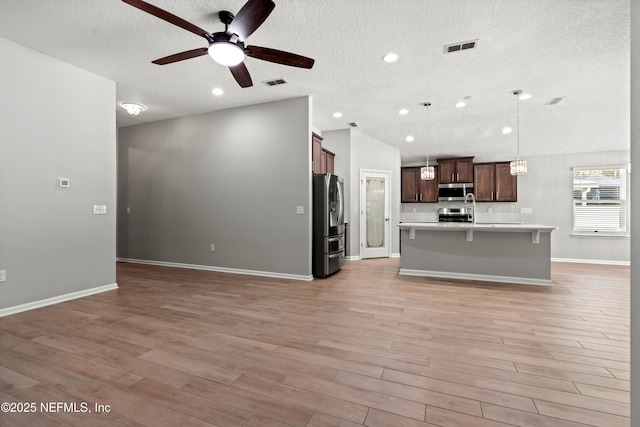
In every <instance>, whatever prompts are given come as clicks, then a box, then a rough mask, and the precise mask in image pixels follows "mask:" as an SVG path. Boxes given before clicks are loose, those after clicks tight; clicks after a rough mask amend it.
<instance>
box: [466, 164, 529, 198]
mask: <svg viewBox="0 0 640 427" xmlns="http://www.w3.org/2000/svg"><path fill="white" fill-rule="evenodd" d="M473 181H474V184H473V185H474V195H475V196H476V201H477V202H517V201H518V176H517V175H511V170H510V167H509V162H497V163H476V164H474V166H473Z"/></svg>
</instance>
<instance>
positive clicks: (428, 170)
mask: <svg viewBox="0 0 640 427" xmlns="http://www.w3.org/2000/svg"><path fill="white" fill-rule="evenodd" d="M423 105H424V106H425V107H427V138H426V141H427V142H426V144H425V145H426V149H427V163H426V165H425V166H423V167H421V168H420V179H421V180H423V181H430V180H432V179H434V178H435V177H436V171H435V169H434V167H433V166H429V106H430V105H431V103H430V102H425V103H424V104H423Z"/></svg>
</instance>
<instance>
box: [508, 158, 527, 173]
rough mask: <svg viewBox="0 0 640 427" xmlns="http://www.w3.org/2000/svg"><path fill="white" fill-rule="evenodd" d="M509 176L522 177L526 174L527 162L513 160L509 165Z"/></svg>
mask: <svg viewBox="0 0 640 427" xmlns="http://www.w3.org/2000/svg"><path fill="white" fill-rule="evenodd" d="M509 168H510V170H511V175H524V174H526V173H527V161H526V160H520V159H518V160H514V161H512V162H511V163H509Z"/></svg>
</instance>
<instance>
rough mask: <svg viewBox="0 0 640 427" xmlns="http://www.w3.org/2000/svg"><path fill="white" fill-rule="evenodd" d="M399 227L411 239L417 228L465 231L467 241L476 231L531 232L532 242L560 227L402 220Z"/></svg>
mask: <svg viewBox="0 0 640 427" xmlns="http://www.w3.org/2000/svg"><path fill="white" fill-rule="evenodd" d="M398 227H399V228H400V229H401V230H402V229H406V230H409V239H411V240H413V239H415V232H416V230H430V231H464V232H465V233H467V241H469V242H472V241H473V232H474V231H492V232H509V233H518V232H522V233H531V243H539V242H540V233H551V232H552V231H554V230H557V229H558V227H554V226H551V225H542V224H520V223H476V224H473V223H471V222H401V223H399V224H398Z"/></svg>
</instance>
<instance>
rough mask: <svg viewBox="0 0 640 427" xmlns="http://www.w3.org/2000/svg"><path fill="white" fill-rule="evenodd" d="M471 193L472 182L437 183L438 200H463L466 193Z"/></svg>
mask: <svg viewBox="0 0 640 427" xmlns="http://www.w3.org/2000/svg"><path fill="white" fill-rule="evenodd" d="M469 193H473V184H460V183H454V184H439V185H438V201H439V202H463V201H464V198H465V196H466V195H467V194H469Z"/></svg>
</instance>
